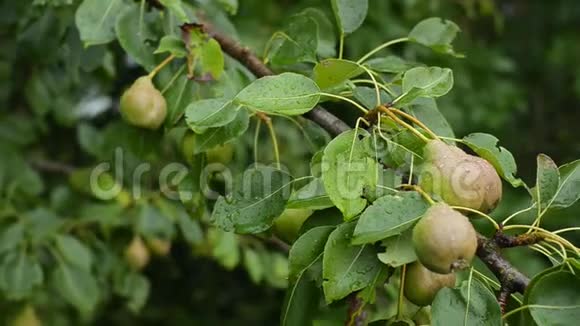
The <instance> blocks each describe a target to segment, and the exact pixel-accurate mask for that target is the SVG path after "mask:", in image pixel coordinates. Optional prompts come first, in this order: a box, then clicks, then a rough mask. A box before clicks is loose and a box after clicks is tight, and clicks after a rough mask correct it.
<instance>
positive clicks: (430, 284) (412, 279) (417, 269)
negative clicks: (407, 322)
mask: <svg viewBox="0 0 580 326" xmlns="http://www.w3.org/2000/svg"><path fill="white" fill-rule="evenodd" d="M453 286H455V274H454V273H450V274H438V273H433V272H432V271H430V270H428V269H427V268H425V266H423V265H422V264H421V263H420V262H418V261H416V262H414V263H412V264H410V265H407V270H406V274H405V284H404V285H403V293H404V294H405V297H406V298H407V299H408V300H409V301H411V302H412V303H414V304H416V305H418V306H428V305H430V304H431V302H433V299H435V295H436V294H437V292H439V290H441V289H442V288H444V287H453Z"/></svg>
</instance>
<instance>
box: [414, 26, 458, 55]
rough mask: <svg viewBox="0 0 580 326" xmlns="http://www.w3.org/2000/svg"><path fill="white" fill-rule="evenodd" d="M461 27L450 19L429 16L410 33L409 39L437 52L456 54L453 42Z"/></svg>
mask: <svg viewBox="0 0 580 326" xmlns="http://www.w3.org/2000/svg"><path fill="white" fill-rule="evenodd" d="M459 31H460V29H459V27H458V26H457V25H456V24H455V23H453V22H452V21H449V20H444V19H441V18H438V17H432V18H427V19H425V20H422V21H421V22H419V23H418V24H417V25H416V26H415V27H413V29H412V30H411V32H410V33H409V39H410V40H411V41H412V42H417V43H419V44H422V45H424V46H427V47H430V48H431V49H433V50H434V51H435V52H440V53H445V54H450V55H455V56H458V57H462V55H460V54H456V53H455V52H454V51H453V47H452V46H451V42H453V40H454V39H455V36H456V35H457V32H459Z"/></svg>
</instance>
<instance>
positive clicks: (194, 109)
mask: <svg viewBox="0 0 580 326" xmlns="http://www.w3.org/2000/svg"><path fill="white" fill-rule="evenodd" d="M239 109H240V106H239V105H235V104H233V103H232V101H231V100H227V99H205V100H200V101H195V102H192V103H191V104H189V105H188V106H187V108H185V121H186V122H187V125H188V126H189V127H190V128H191V129H193V131H195V132H196V133H203V132H205V131H206V130H207V129H208V128H216V127H222V126H225V125H227V124H228V123H230V122H232V121H233V120H234V119H235V118H236V116H237V114H238V110H239Z"/></svg>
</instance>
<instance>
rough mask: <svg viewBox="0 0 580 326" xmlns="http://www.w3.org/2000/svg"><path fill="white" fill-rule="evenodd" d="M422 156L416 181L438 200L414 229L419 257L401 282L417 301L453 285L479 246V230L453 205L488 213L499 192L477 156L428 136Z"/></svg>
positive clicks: (428, 301)
mask: <svg viewBox="0 0 580 326" xmlns="http://www.w3.org/2000/svg"><path fill="white" fill-rule="evenodd" d="M423 159H424V163H423V164H422V167H421V172H420V175H419V186H420V188H421V189H423V190H424V191H425V192H427V193H430V194H432V195H434V197H435V198H436V199H438V200H441V201H440V202H437V203H434V204H433V205H431V207H429V209H427V211H426V212H425V214H424V215H423V216H422V217H421V219H420V220H419V222H417V224H416V225H415V227H414V228H413V236H412V242H413V247H414V249H415V254H416V255H417V258H418V261H417V262H415V263H413V264H411V265H409V266H408V270H407V274H406V278H405V284H404V285H402V286H404V289H403V290H404V294H405V296H406V297H407V299H409V301H411V302H413V303H415V304H417V305H419V306H426V305H430V304H431V302H432V301H433V299H434V298H435V295H436V294H437V292H438V291H439V290H440V289H441V288H443V287H452V286H454V284H455V274H454V272H456V271H458V270H461V269H464V268H466V267H468V266H469V265H470V264H471V261H472V260H473V257H474V256H475V253H476V251H477V232H476V231H475V229H474V228H473V225H472V224H471V222H470V221H469V219H468V218H467V217H466V216H465V215H463V214H461V213H460V212H458V211H457V210H455V209H453V208H452V206H458V207H465V208H468V209H473V210H478V211H481V212H489V211H491V210H493V209H494V208H495V207H496V206H497V204H498V203H499V201H500V199H501V196H502V184H501V179H500V178H499V175H498V174H497V172H496V170H495V168H494V167H493V166H492V165H491V164H490V163H489V162H487V161H486V160H484V159H482V158H480V157H477V156H473V155H469V154H467V153H465V152H464V151H462V150H461V149H459V148H457V147H455V146H452V145H449V144H446V143H445V142H443V141H441V140H430V141H428V142H427V144H426V145H425V147H424V149H423Z"/></svg>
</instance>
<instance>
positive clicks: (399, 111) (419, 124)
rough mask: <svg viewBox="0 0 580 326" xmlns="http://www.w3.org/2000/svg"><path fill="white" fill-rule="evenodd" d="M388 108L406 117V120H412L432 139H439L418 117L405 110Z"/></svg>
mask: <svg viewBox="0 0 580 326" xmlns="http://www.w3.org/2000/svg"><path fill="white" fill-rule="evenodd" d="M388 109H389V110H391V111H393V112H395V113H396V114H398V115H400V116H403V117H405V118H407V119H408V120H410V121H412V122H413V123H414V124H416V125H418V126H419V127H421V128H423V129H424V130H425V131H426V132H427V133H428V134H429V136H431V137H433V139H437V140H439V136H437V135H436V134H435V133H434V132H433V131H432V130H431V129H429V127H427V126H426V125H425V124H424V123H423V122H421V121H420V120H419V119H417V118H415V117H414V116H412V115H410V114H408V113H407V112H404V111H401V110H399V109H397V108H392V107H389V108H388Z"/></svg>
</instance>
